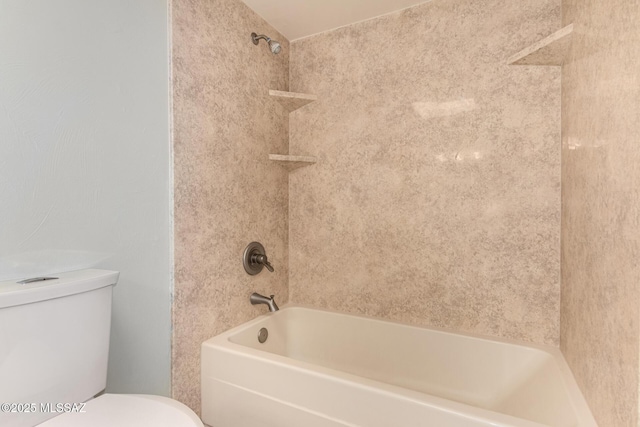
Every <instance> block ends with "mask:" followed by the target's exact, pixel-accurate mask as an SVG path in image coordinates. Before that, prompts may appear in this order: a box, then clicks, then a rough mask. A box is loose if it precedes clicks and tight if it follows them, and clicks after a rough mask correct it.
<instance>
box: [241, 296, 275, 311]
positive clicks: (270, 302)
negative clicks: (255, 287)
mask: <svg viewBox="0 0 640 427" xmlns="http://www.w3.org/2000/svg"><path fill="white" fill-rule="evenodd" d="M273 297H274V295H271V296H270V297H265V296H264V295H260V294H257V293H255V292H254V293H252V294H251V297H250V298H249V301H251V304H253V305H256V304H266V305H267V306H268V307H269V311H270V312H272V313H273V312H274V311H278V310H280V309H279V308H278V304H276V300H275V299H273Z"/></svg>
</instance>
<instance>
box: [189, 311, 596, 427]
mask: <svg viewBox="0 0 640 427" xmlns="http://www.w3.org/2000/svg"><path fill="white" fill-rule="evenodd" d="M297 310H312V311H317V312H323V313H328V314H334V315H340V316H347V317H355V318H360V319H366V320H369V321H372V322H375V323H378V322H380V323H384V324H394V325H398V326H402V327H406V328H410V329H418V330H427V331H430V332H435V333H438V334H444V335H455V336H462V337H465V338H470V339H473V340H479V341H483V342H491V343H496V342H497V343H501V344H507V345H515V346H519V347H525V348H529V349H533V350H537V351H541V352H543V353H546V354H548V355H549V356H551V357H552V359H553V360H554V362H555V364H556V366H557V367H558V369H559V370H560V372H561V374H562V379H561V380H562V383H563V385H564V387H565V389H566V390H567V392H568V394H569V399H570V401H571V404H572V405H573V408H574V411H575V414H576V418H577V421H578V424H579V426H580V427H597V424H596V422H595V419H594V418H593V415H592V413H591V410H590V408H589V406H588V405H587V403H586V400H585V399H584V396H583V395H582V392H581V391H580V389H579V387H578V385H577V383H576V381H575V378H574V376H573V373H572V371H571V368H570V367H569V365H568V364H567V362H566V360H565V359H564V356H563V355H562V352H561V350H560V349H559V348H558V347H554V346H551V345H545V344H537V343H531V342H526V341H519V340H514V339H509V338H503V337H493V336H487V335H482V334H475V333H470V332H458V331H454V330H452V329H447V328H440V327H434V326H420V325H414V324H409V323H405V322H401V321H397V320H387V319H381V318H379V317H374V316H369V315H362V314H355V313H347V312H342V311H337V310H331V309H324V308H316V307H313V306H310V305H304V304H291V303H286V304H283V305H282V306H281V308H280V310H279V311H278V312H274V313H270V312H267V313H264V314H261V315H259V316H258V317H256V318H254V319H251V320H249V321H247V322H244V323H242V324H240V325H238V326H236V327H234V328H231V329H229V330H227V331H224V332H222V333H221V334H218V335H216V336H214V337H212V338H209V339H208V340H206V341H204V342H203V343H202V345H201V359H202V356H203V355H204V350H205V347H209V348H215V349H218V350H222V351H225V352H228V353H233V354H237V355H241V356H245V357H248V358H251V359H258V360H260V359H262V360H265V359H266V360H267V361H268V362H269V363H274V364H277V365H279V366H287V367H290V368H292V369H295V370H297V371H305V372H310V373H311V374H313V375H318V376H321V377H326V378H331V379H333V380H337V381H338V382H341V383H348V384H349V385H352V386H353V385H355V386H357V387H363V388H365V387H366V388H374V389H376V390H378V391H379V392H380V393H384V394H392V395H401V396H403V397H405V398H407V399H409V400H411V401H413V402H418V403H421V404H426V405H429V406H431V407H434V408H438V409H440V410H444V411H447V412H451V413H455V414H457V415H460V416H463V417H474V418H477V419H479V420H484V421H487V422H494V423H495V422H496V421H497V422H500V423H504V425H505V426H510V425H512V424H513V423H514V422H517V423H520V425H521V426H522V427H548V426H547V425H545V424H540V423H537V422H534V421H530V420H526V419H524V418H518V417H515V416H512V415H507V414H503V413H501V412H496V411H492V410H490V409H485V408H479V407H476V406H473V405H470V404H466V403H462V402H457V401H454V400H449V399H446V398H443V397H439V396H436V395H432V394H428V393H422V392H419V391H415V390H411V389H408V388H404V387H400V386H397V385H393V384H389V383H385V382H382V381H378V380H373V379H370V378H366V377H362V376H358V375H355V374H350V373H348V372H344V371H340V370H337V369H332V368H328V367H325V366H322V365H317V364H313V363H310V362H305V361H302V360H297V359H294V358H290V357H286V356H283V355H280V354H275V353H271V352H268V351H264V350H260V349H258V348H253V347H248V346H245V345H242V344H238V343H235V342H233V341H231V337H232V336H234V335H235V334H237V333H239V332H241V331H244V330H246V329H248V328H251V327H254V326H255V325H257V324H260V323H261V322H263V321H264V320H266V319H269V318H270V317H272V316H274V315H277V314H278V313H279V312H280V311H282V312H284V311H297ZM202 365H203V366H204V362H203V363H202ZM201 375H202V376H203V377H204V369H202V372H201ZM203 379H204V378H203ZM425 396H428V401H427V400H426V399H425ZM469 414H472V415H469ZM496 426H497V427H500V426H501V424H496Z"/></svg>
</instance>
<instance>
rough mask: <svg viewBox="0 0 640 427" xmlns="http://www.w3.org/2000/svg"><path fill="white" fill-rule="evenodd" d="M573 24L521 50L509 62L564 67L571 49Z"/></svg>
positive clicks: (511, 63) (510, 63)
mask: <svg viewBox="0 0 640 427" xmlns="http://www.w3.org/2000/svg"><path fill="white" fill-rule="evenodd" d="M572 33H573V24H570V25H567V26H566V27H564V28H562V29H560V30H558V31H556V32H555V33H553V34H551V35H550V36H548V37H545V38H544V39H542V40H540V41H539V42H537V43H534V44H532V45H531V46H529V47H527V48H525V49H523V50H521V51H520V52H518V53H516V54H515V55H513V56H512V57H511V58H509V59H508V60H507V63H508V64H509V65H562V64H563V63H564V60H565V58H566V57H567V54H568V52H569V48H570V47H571V35H572Z"/></svg>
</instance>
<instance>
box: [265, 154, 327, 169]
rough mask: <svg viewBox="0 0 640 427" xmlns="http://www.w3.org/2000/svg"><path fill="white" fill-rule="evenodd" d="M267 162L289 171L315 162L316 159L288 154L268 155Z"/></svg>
mask: <svg viewBox="0 0 640 427" xmlns="http://www.w3.org/2000/svg"><path fill="white" fill-rule="evenodd" d="M269 160H271V161H272V162H276V163H278V164H279V165H281V166H284V167H285V168H286V169H287V170H290V171H291V170H293V169H297V168H301V167H302V166H309V165H312V164H314V163H315V162H317V159H316V158H315V157H313V156H292V155H289V154H269Z"/></svg>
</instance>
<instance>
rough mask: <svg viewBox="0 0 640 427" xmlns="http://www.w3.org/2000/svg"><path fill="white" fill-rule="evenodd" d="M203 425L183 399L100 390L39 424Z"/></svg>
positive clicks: (118, 426) (79, 426)
mask: <svg viewBox="0 0 640 427" xmlns="http://www.w3.org/2000/svg"><path fill="white" fill-rule="evenodd" d="M143 426H153V427H203V424H202V422H201V421H200V419H199V418H198V417H197V416H196V414H195V413H194V412H193V411H192V410H191V409H189V408H188V407H187V406H185V405H183V404H182V403H180V402H178V401H175V400H173V399H169V398H167V397H162V396H150V395H145V394H103V395H102V396H99V397H96V398H95V399H92V400H90V401H88V402H87V403H86V405H84V407H83V408H82V409H80V412H67V413H63V414H61V415H58V416H57V417H55V418H52V419H50V420H48V421H45V422H44V423H42V424H39V425H38V427H143Z"/></svg>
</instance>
